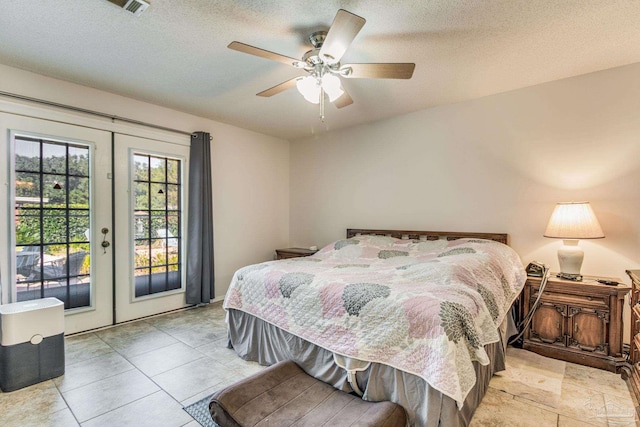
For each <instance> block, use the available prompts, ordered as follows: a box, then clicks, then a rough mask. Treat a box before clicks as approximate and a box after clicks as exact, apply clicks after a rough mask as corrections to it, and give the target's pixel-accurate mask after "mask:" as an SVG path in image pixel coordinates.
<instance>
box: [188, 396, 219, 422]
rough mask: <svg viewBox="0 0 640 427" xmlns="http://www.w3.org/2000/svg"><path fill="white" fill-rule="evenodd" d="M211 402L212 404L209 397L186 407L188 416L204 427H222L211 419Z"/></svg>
mask: <svg viewBox="0 0 640 427" xmlns="http://www.w3.org/2000/svg"><path fill="white" fill-rule="evenodd" d="M209 402H211V396H207V397H205V398H204V399H200V400H198V401H197V402H196V403H192V404H191V405H188V406H185V407H184V408H182V409H184V410H185V411H186V412H187V414H189V415H191V417H192V418H193V419H194V420H196V421H197V422H199V423H200V425H201V426H202V427H220V426H219V425H218V424H216V422H215V421H213V419H212V418H211V414H210V413H209Z"/></svg>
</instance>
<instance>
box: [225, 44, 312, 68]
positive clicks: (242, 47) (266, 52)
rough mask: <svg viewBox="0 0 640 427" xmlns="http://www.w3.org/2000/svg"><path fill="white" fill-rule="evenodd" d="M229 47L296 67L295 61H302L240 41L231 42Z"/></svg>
mask: <svg viewBox="0 0 640 427" xmlns="http://www.w3.org/2000/svg"><path fill="white" fill-rule="evenodd" d="M227 47H228V48H229V49H233V50H237V51H238V52H242V53H248V54H249V55H255V56H259V57H261V58H265V59H270V60H272V61H278V62H282V63H283V64H287V65H293V66H294V67H295V65H294V64H295V63H297V62H300V60H299V59H295V58H290V57H288V56H284V55H280V54H279V53H274V52H271V51H269V50H264V49H260V48H259V47H255V46H250V45H248V44H244V43H240V42H231V43H229V46H227Z"/></svg>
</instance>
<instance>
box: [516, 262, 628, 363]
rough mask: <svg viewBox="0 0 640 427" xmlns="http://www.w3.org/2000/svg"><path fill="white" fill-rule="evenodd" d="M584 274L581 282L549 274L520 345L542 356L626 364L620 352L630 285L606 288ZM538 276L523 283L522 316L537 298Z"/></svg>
mask: <svg viewBox="0 0 640 427" xmlns="http://www.w3.org/2000/svg"><path fill="white" fill-rule="evenodd" d="M597 279H606V280H612V281H616V282H620V279H616V278H608V277H593V276H585V277H584V280H583V281H581V282H575V281H571V280H564V279H560V278H557V277H555V275H554V274H553V273H552V275H551V277H549V281H548V282H547V286H546V288H545V290H544V292H543V293H542V296H541V298H540V303H539V305H538V309H537V310H536V312H535V315H534V317H533V321H532V322H531V325H530V327H529V328H527V331H526V332H525V336H524V342H523V348H524V349H526V350H530V351H533V352H535V353H538V354H541V355H543V356H547V357H552V358H554V359H561V360H566V361H568V362H573V363H578V364H580V365H586V366H591V367H594V368H600V369H605V370H608V371H612V372H619V371H620V368H621V367H622V366H623V365H625V362H626V357H625V355H624V354H623V351H622V343H623V340H622V334H623V317H622V309H623V306H624V297H625V295H626V294H627V293H629V291H630V290H631V288H630V287H629V286H627V285H624V284H620V285H617V286H609V285H604V284H601V283H598V282H597V281H596V280H597ZM540 282H541V279H540V278H539V277H529V278H528V279H527V282H526V283H525V287H524V304H523V308H524V315H525V316H526V315H527V314H528V312H529V310H530V309H531V307H532V306H533V304H534V302H535V300H536V298H537V297H538V293H539V289H540Z"/></svg>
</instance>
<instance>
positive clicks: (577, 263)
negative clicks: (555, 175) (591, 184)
mask: <svg viewBox="0 0 640 427" xmlns="http://www.w3.org/2000/svg"><path fill="white" fill-rule="evenodd" d="M544 237H551V238H554V239H562V240H563V241H564V244H563V245H562V246H561V247H560V249H558V262H559V263H560V274H558V277H560V278H563V279H569V280H582V276H581V275H580V267H582V260H583V259H584V251H583V250H582V248H580V246H578V240H579V239H601V238H603V237H604V233H603V232H602V228H601V227H600V223H599V222H598V219H597V218H596V214H595V213H594V212H593V209H591V205H590V204H589V202H563V203H558V204H557V205H556V207H555V209H554V210H553V213H552V214H551V219H549V224H548V225H547V229H546V231H545V232H544Z"/></svg>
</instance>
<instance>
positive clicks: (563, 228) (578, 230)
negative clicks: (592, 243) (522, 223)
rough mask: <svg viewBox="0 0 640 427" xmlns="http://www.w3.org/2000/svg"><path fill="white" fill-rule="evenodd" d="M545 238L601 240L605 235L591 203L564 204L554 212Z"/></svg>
mask: <svg viewBox="0 0 640 427" xmlns="http://www.w3.org/2000/svg"><path fill="white" fill-rule="evenodd" d="M544 237H552V238H556V239H601V238H603V237H604V233H603V232H602V227H600V223H599V222H598V218H596V214H595V213H594V212H593V209H592V208H591V205H590V204H589V202H563V203H558V204H557V205H556V208H555V209H554V210H553V213H552V214H551V219H549V224H548V225H547V229H546V231H545V232H544Z"/></svg>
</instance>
